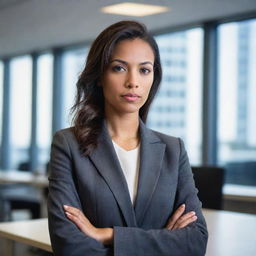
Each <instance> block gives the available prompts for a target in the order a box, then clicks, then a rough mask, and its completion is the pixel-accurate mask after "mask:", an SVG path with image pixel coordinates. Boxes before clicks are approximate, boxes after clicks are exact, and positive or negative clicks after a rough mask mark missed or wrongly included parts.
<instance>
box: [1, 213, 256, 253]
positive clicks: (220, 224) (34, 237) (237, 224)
mask: <svg viewBox="0 0 256 256" xmlns="http://www.w3.org/2000/svg"><path fill="white" fill-rule="evenodd" d="M203 213H204V216H205V219H206V222H207V225H208V230H209V241H208V247H207V253H206V256H244V255H246V256H247V255H248V256H251V255H256V243H255V235H256V216H254V215H251V214H243V213H233V212H227V211H216V210H206V209H204V210H203ZM47 225H48V224H47V219H39V220H29V221H19V222H9V223H2V224H0V237H2V238H7V239H8V240H7V246H6V251H5V254H4V255H6V256H9V255H12V252H13V243H14V242H13V241H18V242H21V243H25V244H28V245H31V246H35V247H37V248H41V249H43V250H46V251H51V250H52V249H51V245H50V238H49V234H48V226H47ZM0 253H1V252H0Z"/></svg>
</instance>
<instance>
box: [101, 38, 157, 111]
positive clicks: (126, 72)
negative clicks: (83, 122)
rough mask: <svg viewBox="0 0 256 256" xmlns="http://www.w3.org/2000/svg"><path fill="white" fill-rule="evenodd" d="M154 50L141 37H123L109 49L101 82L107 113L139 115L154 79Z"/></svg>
mask: <svg viewBox="0 0 256 256" xmlns="http://www.w3.org/2000/svg"><path fill="white" fill-rule="evenodd" d="M154 59H155V57H154V52H153V50H152V48H151V46H150V45H149V44H148V43H147V42H145V41H143V40H141V39H138V38H136V39H133V40H124V41H121V42H120V43H118V44H117V45H116V47H115V49H114V51H113V54H112V56H111V59H110V64H109V66H108V67H107V69H106V71H105V73H104V75H103V78H102V80H101V84H102V87H103V94H104V98H105V111H106V113H108V114H117V115H123V114H128V113H134V114H137V115H138V114H139V109H140V108H141V107H142V106H143V105H144V103H145V102H146V100H147V98H148V95H149V92H150V89H151V86H152V83H153V80H154Z"/></svg>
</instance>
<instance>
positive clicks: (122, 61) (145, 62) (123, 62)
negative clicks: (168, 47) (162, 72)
mask: <svg viewBox="0 0 256 256" xmlns="http://www.w3.org/2000/svg"><path fill="white" fill-rule="evenodd" d="M115 61H117V62H120V63H122V64H124V65H128V62H127V61H124V60H120V59H113V60H111V61H110V63H112V62H115ZM146 64H150V65H152V66H154V65H153V63H152V62H151V61H144V62H141V63H140V64H139V65H146Z"/></svg>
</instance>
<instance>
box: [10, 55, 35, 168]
mask: <svg viewBox="0 0 256 256" xmlns="http://www.w3.org/2000/svg"><path fill="white" fill-rule="evenodd" d="M31 75H32V60H31V58H30V57H29V56H22V57H17V58H13V59H12V60H11V62H10V94H11V95H10V98H11V99H10V100H11V102H10V103H11V104H10V106H11V108H10V143H11V155H10V158H11V168H17V167H18V165H19V164H20V163H22V162H27V161H29V147H30V138H31V106H32V80H31Z"/></svg>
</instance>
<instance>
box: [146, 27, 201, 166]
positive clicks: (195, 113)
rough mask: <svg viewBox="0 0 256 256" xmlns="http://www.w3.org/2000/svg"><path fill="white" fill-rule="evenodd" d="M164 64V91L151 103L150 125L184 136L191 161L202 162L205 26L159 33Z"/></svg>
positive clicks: (162, 86)
mask: <svg viewBox="0 0 256 256" xmlns="http://www.w3.org/2000/svg"><path fill="white" fill-rule="evenodd" d="M156 41H157V43H158V46H159V50H160V56H161V62H162V67H163V80H162V84H161V87H160V91H159V93H158V95H157V97H156V99H155V101H154V102H153V105H152V107H151V110H150V113H149V118H148V125H149V127H151V128H152V129H155V130H158V131H160V132H163V133H166V134H169V135H172V136H177V137H181V138H182V139H183V140H184V142H185V145H186V149H187V151H188V155H189V158H190V162H191V164H194V165H197V164H200V163H201V144H202V128H201V122H202V121H201V119H202V115H201V113H202V50H203V30H202V29H201V28H195V29H190V30H187V31H183V32H177V33H170V34H164V35H159V36H156Z"/></svg>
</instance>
